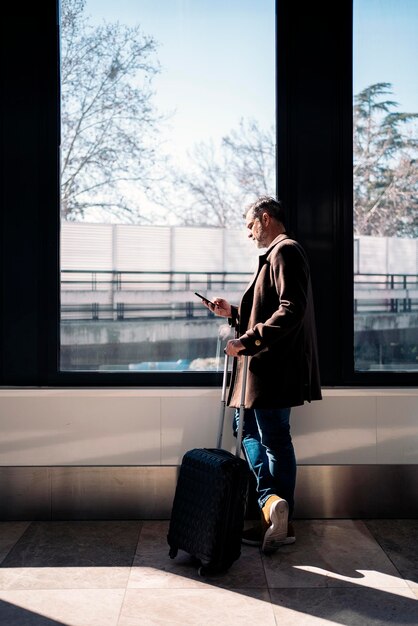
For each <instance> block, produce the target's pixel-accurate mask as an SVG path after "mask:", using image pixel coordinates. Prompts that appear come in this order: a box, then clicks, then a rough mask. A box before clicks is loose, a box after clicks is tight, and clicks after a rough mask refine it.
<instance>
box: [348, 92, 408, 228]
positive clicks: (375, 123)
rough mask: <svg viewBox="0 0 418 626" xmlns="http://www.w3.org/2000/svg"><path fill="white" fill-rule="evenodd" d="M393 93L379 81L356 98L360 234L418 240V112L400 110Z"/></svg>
mask: <svg viewBox="0 0 418 626" xmlns="http://www.w3.org/2000/svg"><path fill="white" fill-rule="evenodd" d="M391 95H393V92H392V85H391V84H390V83H376V84H374V85H371V86H370V87H367V88H366V89H364V90H363V91H361V92H360V93H359V94H357V96H356V97H355V103H354V143H353V145H354V172H353V173H354V225H355V232H356V234H359V235H378V236H392V237H393V236H396V235H398V236H407V237H416V236H417V235H418V169H417V161H416V158H417V147H418V140H417V138H416V135H415V132H416V125H414V122H415V121H416V119H417V118H418V114H417V113H400V112H397V111H395V110H394V109H396V108H397V107H398V106H399V105H398V103H397V102H395V101H394V100H392V99H390V98H388V97H387V96H391ZM414 131H415V132H414Z"/></svg>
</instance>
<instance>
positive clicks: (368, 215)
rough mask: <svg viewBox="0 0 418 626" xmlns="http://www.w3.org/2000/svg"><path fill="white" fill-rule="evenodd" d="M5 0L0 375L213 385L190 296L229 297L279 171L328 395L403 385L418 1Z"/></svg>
mask: <svg viewBox="0 0 418 626" xmlns="http://www.w3.org/2000/svg"><path fill="white" fill-rule="evenodd" d="M22 2H23V5H22V3H18V4H15V5H13V6H11V7H9V9H10V12H9V14H10V17H9V19H8V20H3V22H1V24H0V29H2V37H0V46H1V47H2V51H3V53H2V54H1V55H0V63H1V64H2V72H1V75H2V87H3V90H2V99H1V101H0V107H1V109H2V119H3V120H4V121H5V122H4V124H3V126H2V133H1V142H2V155H3V164H2V180H1V183H2V196H1V197H2V202H3V206H4V210H2V211H1V212H0V229H1V237H2V239H1V259H0V278H1V293H2V306H1V308H0V342H1V345H0V375H1V382H2V384H3V385H18V386H20V385H30V386H33V385H57V386H60V385H63V386H65V385H69V386H71V385H81V386H85V385H88V386H90V385H92V386H96V385H98V386H100V385H103V386H107V385H110V386H112V385H115V386H129V385H134V386H137V385H158V386H159V385H169V386H172V385H175V386H178V385H203V386H207V385H219V383H220V379H221V375H220V374H219V373H217V371H216V370H217V369H218V366H219V363H218V361H219V359H218V358H217V357H218V354H219V353H220V350H221V349H222V344H223V341H224V340H225V334H226V332H227V330H226V329H225V328H223V324H222V320H220V319H217V318H210V317H208V316H207V311H206V310H205V309H202V308H201V305H200V303H199V300H198V299H197V298H196V297H195V296H194V295H193V292H194V291H203V292H204V293H205V294H207V295H215V294H222V293H224V294H225V295H226V294H228V297H229V298H230V299H231V300H235V301H236V300H238V298H239V295H240V294H241V293H242V289H243V285H244V284H245V281H246V279H247V277H248V273H249V272H251V270H252V267H253V263H254V262H255V261H256V255H257V252H256V250H254V249H253V248H252V247H251V245H249V247H246V246H247V244H249V242H247V240H246V238H245V233H244V232H243V231H244V228H243V224H242V222H241V212H242V209H243V205H244V204H245V203H246V202H247V201H250V200H251V199H252V197H251V196H252V195H258V194H259V193H264V192H268V193H275V184H276V181H275V172H274V170H275V167H276V169H277V189H278V193H279V195H280V196H281V198H282V199H283V201H284V203H285V205H286V207H287V210H288V215H289V220H290V227H291V229H292V230H293V231H294V233H295V235H296V237H297V238H298V239H299V241H301V243H302V244H303V246H304V247H305V249H306V251H307V253H308V256H309V259H310V264H311V270H312V280H313V288H314V300H315V306H316V321H317V328H318V343H319V357H320V368H321V379H322V383H323V385H324V386H327V385H356V386H357V385H371V386H376V385H416V377H417V374H416V369H417V367H416V363H417V361H416V345H417V344H418V341H417V334H416V328H417V327H418V322H417V315H418V313H417V311H416V309H417V284H416V275H417V266H416V262H417V261H416V254H417V252H416V250H417V249H416V243H417V236H416V234H417V230H416V229H417V213H418V212H417V207H416V197H417V191H416V178H414V177H415V176H416V168H414V167H413V166H414V162H415V161H416V153H415V152H414V151H413V140H414V138H416V133H415V130H416V122H415V121H414V120H415V118H414V114H415V113H416V112H417V104H416V101H414V97H416V83H415V82H414V81H415V73H414V71H413V63H414V60H415V58H416V49H415V48H414V47H413V44H414V42H415V38H414V31H415V30H416V20H417V7H416V2H412V1H411V2H406V1H405V0H399V2H398V1H397V2H396V3H395V1H394V0H385V2H383V1H382V2H377V0H376V2H371V1H370V0H358V1H357V0H356V1H355V2H354V22H353V20H352V17H353V3H352V1H351V0H341V2H338V3H306V4H305V5H304V10H303V11H300V5H299V3H296V2H282V1H280V2H276V3H274V2H273V1H267V0H265V1H261V0H257V2H256V1H255V0H251V1H250V0H244V1H243V2H238V0H237V1H236V2H235V1H229V2H221V1H217V0H216V1H211V2H204V1H203V0H193V1H192V0H190V1H182V2H174V1H171V0H166V1H165V2H164V1H163V0H159V1H158V2H156V1H155V0H153V1H152V2H151V0H141V2H125V1H123V0H119V1H118V2H113V1H110V0H109V1H105V0H102V1H101V2H98V1H97V2H96V1H95V2H93V0H86V2H82V1H78V2H74V3H73V4H69V3H68V0H62V2H61V3H60V2H58V0H57V1H56V0H46V1H45V2H42V3H38V4H37V5H35V4H34V3H30V2H26V0H22ZM60 4H61V19H60V20H58V18H57V14H58V11H57V5H60ZM274 5H276V6H274ZM71 7H73V8H74V10H73V11H71V10H69V9H71ZM59 21H60V24H61V27H60V32H61V34H60V37H59V38H57V36H56V33H57V23H58V22H59ZM353 24H354V31H353ZM353 32H354V84H353ZM411 33H412V34H411ZM59 42H60V45H58V43H59ZM59 68H60V72H59V71H58V69H59ZM59 74H60V80H59ZM275 75H276V90H275V87H274V84H275ZM60 88H61V95H60V93H59V90H60ZM353 96H354V112H355V118H354V190H353ZM395 102H397V103H398V106H395V105H394V103H395ZM60 103H61V111H60V110H59V109H60V107H59V104H60ZM405 114H408V115H405ZM411 114H412V115H411ZM276 131H277V132H276ZM276 134H277V142H275V136H276ZM60 137H61V142H60ZM275 143H277V146H275V145H274V144H275ZM59 146H60V149H59ZM276 148H277V158H276V159H275V152H276ZM59 155H60V159H61V165H60V164H59ZM379 155H380V156H379ZM378 157H379V158H378ZM376 159H377V160H376ZM274 161H276V165H275V163H274ZM263 173H265V178H263V183H262V184H261V183H260V180H261V178H262V177H263ZM238 181H239V182H238ZM353 191H354V202H353ZM214 197H217V200H216V201H214ZM353 206H354V224H353ZM60 213H61V219H60ZM353 231H354V246H353ZM59 235H60V236H59ZM353 261H354V281H353ZM353 282H354V283H355V285H354V290H353ZM353 302H354V311H355V312H354V316H353ZM353 346H354V348H355V349H354V348H353ZM151 370H152V371H151ZM156 370H159V371H156Z"/></svg>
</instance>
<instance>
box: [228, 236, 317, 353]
mask: <svg viewBox="0 0 418 626" xmlns="http://www.w3.org/2000/svg"><path fill="white" fill-rule="evenodd" d="M270 273H271V277H272V286H273V285H274V289H275V291H276V296H275V297H276V301H277V308H275V310H274V311H273V313H271V314H270V316H269V317H268V318H267V319H266V320H265V321H263V322H259V323H257V324H255V325H254V326H253V327H252V328H249V329H248V330H247V331H246V332H245V333H244V334H243V335H242V336H241V337H240V340H241V342H242V343H243V344H244V346H245V353H246V354H250V355H253V354H257V352H260V351H262V350H265V349H267V348H269V347H271V346H272V345H273V344H275V343H276V342H279V341H280V340H281V339H283V338H284V337H286V336H287V335H288V334H289V333H291V332H293V331H294V330H295V329H296V328H297V327H298V326H299V325H300V324H301V323H302V321H303V319H304V316H305V311H306V306H307V299H308V283H309V267H308V264H307V261H306V257H305V254H304V252H303V251H302V250H300V249H299V247H297V246H296V245H284V246H281V247H280V248H279V249H278V250H275V251H274V253H273V254H272V256H271V259H270ZM273 297H274V296H273ZM256 299H257V295H256V292H255V299H254V301H253V307H255V310H256V317H257V318H258V319H260V318H262V308H263V302H257V301H256ZM260 300H261V298H260ZM260 312H261V314H260Z"/></svg>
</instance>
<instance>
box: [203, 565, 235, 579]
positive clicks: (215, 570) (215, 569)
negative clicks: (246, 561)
mask: <svg viewBox="0 0 418 626" xmlns="http://www.w3.org/2000/svg"><path fill="white" fill-rule="evenodd" d="M229 568H230V565H222V566H220V565H202V566H201V567H199V569H198V570H197V573H198V574H199V576H215V575H216V574H224V573H225V572H226V571H227V570H228V569H229Z"/></svg>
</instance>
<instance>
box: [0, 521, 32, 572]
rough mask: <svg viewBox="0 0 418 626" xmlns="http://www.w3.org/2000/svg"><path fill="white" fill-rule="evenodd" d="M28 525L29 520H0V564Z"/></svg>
mask: <svg viewBox="0 0 418 626" xmlns="http://www.w3.org/2000/svg"><path fill="white" fill-rule="evenodd" d="M28 526H29V522H0V564H1V562H2V561H3V559H5V557H6V556H7V554H8V553H9V552H10V550H11V549H12V548H13V546H14V545H15V543H16V542H17V541H18V540H19V539H20V537H21V536H22V534H23V533H24V532H25V530H26V529H27V527H28Z"/></svg>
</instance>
